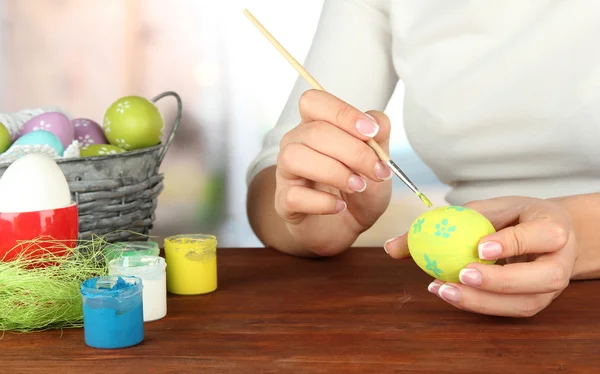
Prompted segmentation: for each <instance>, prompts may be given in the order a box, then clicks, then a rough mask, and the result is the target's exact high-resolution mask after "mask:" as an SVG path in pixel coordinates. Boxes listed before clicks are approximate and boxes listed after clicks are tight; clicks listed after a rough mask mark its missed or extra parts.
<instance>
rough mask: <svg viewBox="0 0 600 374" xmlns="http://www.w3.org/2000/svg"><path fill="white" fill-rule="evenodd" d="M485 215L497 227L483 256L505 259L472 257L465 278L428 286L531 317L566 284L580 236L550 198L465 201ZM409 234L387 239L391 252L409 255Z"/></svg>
mask: <svg viewBox="0 0 600 374" xmlns="http://www.w3.org/2000/svg"><path fill="white" fill-rule="evenodd" d="M465 206H466V207H469V208H472V209H474V210H476V211H478V212H480V213H482V214H483V215H484V216H486V217H487V218H488V219H489V220H490V221H491V222H492V224H493V225H494V227H495V228H496V230H497V232H496V233H494V234H491V235H488V236H486V237H484V238H482V239H481V241H480V243H479V257H480V258H482V259H486V260H490V259H504V260H506V264H505V265H499V264H495V265H484V264H480V263H472V264H469V265H468V266H466V267H465V268H464V269H463V270H462V271H461V273H460V281H461V283H458V284H456V283H448V282H447V283H444V282H441V281H438V280H436V281H434V282H432V283H431V284H430V285H429V287H428V289H429V291H430V292H431V293H433V294H435V295H438V296H439V297H440V298H442V299H443V300H445V301H446V302H448V303H450V304H452V305H454V306H456V307H457V308H459V309H463V310H466V311H471V312H476V313H482V314H489V315H497V316H508V317H530V316H533V315H535V314H537V313H538V312H540V311H541V310H543V309H544V308H546V307H547V306H548V305H550V303H551V302H552V301H553V300H554V299H555V298H556V297H557V296H558V295H560V293H561V292H562V291H563V290H564V289H565V288H566V287H567V286H568V284H569V281H570V279H571V275H572V274H573V271H574V268H575V262H576V260H577V251H576V238H575V235H574V230H573V228H572V226H571V222H570V220H569V216H568V214H567V212H566V211H565V210H564V209H563V207H562V206H561V205H559V204H557V203H555V202H552V201H550V200H541V199H535V198H528V197H502V198H495V199H490V200H481V201H474V202H471V203H468V204H466V205H465ZM406 238H407V237H406V234H405V235H403V236H401V237H399V238H397V239H395V240H393V241H390V242H388V243H387V244H386V251H387V252H388V253H389V254H390V255H391V256H392V257H393V258H403V257H407V256H409V255H410V254H409V252H408V247H407V239H406Z"/></svg>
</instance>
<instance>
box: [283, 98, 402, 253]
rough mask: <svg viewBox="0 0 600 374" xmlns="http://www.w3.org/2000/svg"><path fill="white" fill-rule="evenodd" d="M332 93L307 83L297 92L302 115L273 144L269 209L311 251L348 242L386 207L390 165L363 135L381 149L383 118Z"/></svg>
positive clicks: (335, 249)
mask: <svg viewBox="0 0 600 374" xmlns="http://www.w3.org/2000/svg"><path fill="white" fill-rule="evenodd" d="M367 113H368V114H369V115H370V116H371V118H369V116H368V115H365V113H362V112H361V111H359V110H358V109H356V108H354V107H352V106H350V105H349V104H347V103H345V102H343V101H342V100H340V99H338V98H336V97H335V96H333V95H331V94H329V93H327V92H324V91H318V90H309V91H307V92H305V93H304V94H303V95H302V97H301V98H300V114H301V118H302V122H301V123H300V124H299V125H298V126H297V127H296V128H294V129H293V130H292V131H290V132H289V133H287V134H286V135H285V136H284V137H283V139H282V141H281V143H280V152H279V157H278V162H277V171H276V183H277V186H276V192H275V210H276V212H277V214H278V215H279V216H280V217H281V218H282V219H283V220H284V221H285V223H286V227H287V228H288V230H289V233H290V234H291V235H292V237H293V239H294V241H295V242H296V243H297V244H298V245H299V246H301V247H302V248H303V249H305V250H308V251H310V252H312V253H314V254H315V255H320V256H332V255H335V254H337V253H339V252H341V251H343V250H345V249H347V248H348V247H350V246H351V245H352V244H353V243H354V241H355V240H356V239H357V238H358V236H359V235H360V234H361V233H362V232H364V231H365V230H367V229H368V228H369V227H371V226H372V225H373V224H374V223H375V222H376V221H377V219H378V218H379V217H380V216H381V215H382V214H383V212H384V211H385V209H386V208H387V206H388V203H389V200H390V197H391V192H392V185H391V181H390V179H391V177H392V171H391V170H390V169H389V167H388V166H387V165H386V164H384V163H383V162H381V161H380V160H379V158H378V157H377V155H376V153H375V152H374V151H373V150H372V149H371V147H369V146H368V145H367V143H366V141H367V140H368V139H369V138H372V137H373V138H374V139H375V141H377V143H379V145H380V146H381V147H382V148H383V150H384V151H386V152H388V151H389V134H390V122H389V119H388V118H387V116H386V115H385V114H383V113H381V112H376V111H370V112H367Z"/></svg>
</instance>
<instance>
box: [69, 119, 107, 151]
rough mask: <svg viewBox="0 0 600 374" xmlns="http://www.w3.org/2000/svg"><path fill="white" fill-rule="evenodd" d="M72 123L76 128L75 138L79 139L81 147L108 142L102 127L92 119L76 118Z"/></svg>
mask: <svg viewBox="0 0 600 374" xmlns="http://www.w3.org/2000/svg"><path fill="white" fill-rule="evenodd" d="M71 123H72V124H73V129H74V130H75V140H77V141H79V143H80V144H81V149H86V148H87V147H88V146H89V145H92V144H108V140H107V139H106V136H105V135H104V131H103V130H102V127H100V125H99V124H98V123H96V122H94V121H92V120H91V119H87V118H76V119H74V120H73V121H71Z"/></svg>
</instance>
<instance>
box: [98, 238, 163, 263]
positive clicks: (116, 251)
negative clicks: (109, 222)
mask: <svg viewBox="0 0 600 374" xmlns="http://www.w3.org/2000/svg"><path fill="white" fill-rule="evenodd" d="M103 250H104V255H105V256H106V262H110V261H111V260H113V259H115V258H119V257H127V256H158V254H159V253H160V248H158V243H156V242H153V241H137V242H118V243H112V244H109V245H107V246H106V247H104V249H103Z"/></svg>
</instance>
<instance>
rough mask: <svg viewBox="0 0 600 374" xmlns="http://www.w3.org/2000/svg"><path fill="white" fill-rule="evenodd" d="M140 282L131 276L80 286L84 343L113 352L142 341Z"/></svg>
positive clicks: (85, 282)
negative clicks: (112, 350)
mask: <svg viewBox="0 0 600 374" xmlns="http://www.w3.org/2000/svg"><path fill="white" fill-rule="evenodd" d="M142 289H143V285H142V280H141V279H140V278H139V277H132V276H102V277H97V278H91V279H88V280H86V281H84V282H82V283H81V288H80V292H81V297H82V304H83V330H84V337H85V343H86V344H87V345H88V346H90V347H93V348H104V349H117V348H126V347H131V346H134V345H137V344H139V343H140V342H142V340H144V314H143V299H142Z"/></svg>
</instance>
